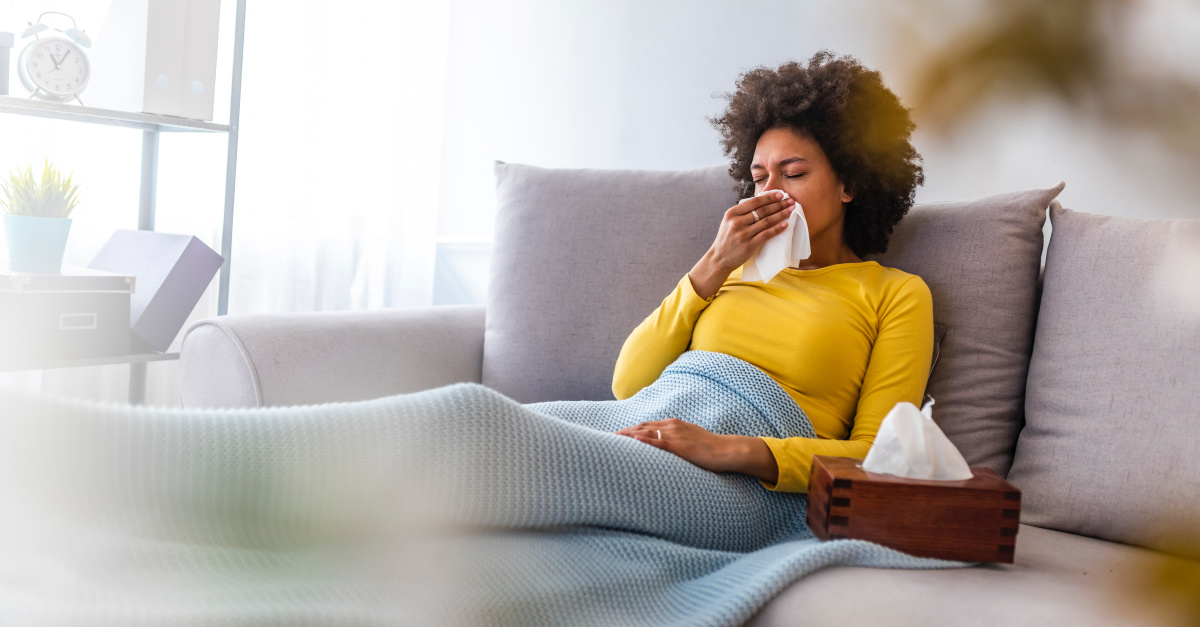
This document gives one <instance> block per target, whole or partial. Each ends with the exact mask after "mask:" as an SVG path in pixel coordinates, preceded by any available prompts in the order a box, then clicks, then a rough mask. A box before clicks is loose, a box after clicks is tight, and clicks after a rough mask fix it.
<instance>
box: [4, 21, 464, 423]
mask: <svg viewBox="0 0 1200 627" xmlns="http://www.w3.org/2000/svg"><path fill="white" fill-rule="evenodd" d="M71 1H72V0H60V4H61V3H63V2H66V3H70V2H71ZM10 4H11V3H10ZM42 4H44V3H42V2H40V1H30V0H22V1H19V2H17V3H16V4H12V5H11V6H10V7H6V8H7V9H9V10H8V11H6V12H5V14H4V15H2V16H0V17H5V18H9V17H11V18H12V19H10V20H9V21H12V22H14V24H15V23H16V22H17V18H20V19H21V20H24V19H25V18H24V15H25V14H26V13H30V12H33V15H34V16H35V17H36V11H40V10H48V9H45V8H44V7H43V6H41V5H42ZM76 4H78V5H79V6H78V7H74V8H77V9H78V10H80V11H82V12H86V9H85V8H84V7H86V6H88V5H89V2H85V1H84V0H78V2H76ZM449 4H450V0H435V1H432V2H418V1H415V0H402V1H400V2H379V1H378V0H337V1H335V0H296V1H291V2H286V3H285V2H279V1H271V0H249V1H248V3H247V16H246V37H245V46H244V61H243V82H242V112H241V125H240V127H241V128H240V143H239V154H238V167H237V187H236V199H235V203H234V204H235V221H234V232H233V253H232V264H233V265H232V277H231V281H230V286H231V287H230V307H229V312H230V313H231V314H238V313H252V312H287V311H319V310H337V309H343V310H344V309H368V308H387V307H407V306H421V305H429V304H432V302H433V279H434V260H435V253H436V243H435V237H436V235H437V213H438V205H439V198H438V196H439V180H440V178H441V164H442V135H443V109H444V106H445V92H446V71H447V70H446V68H447V63H446V59H447V50H448V46H449V28H450V7H449ZM114 6H116V5H115V4H114ZM235 9H236V2H235V1H234V0H222V7H221V22H222V24H221V45H220V47H219V58H218V75H217V81H216V83H217V85H216V94H215V97H216V103H217V104H216V121H217V122H227V121H228V113H229V112H228V103H229V84H230V77H231V74H230V68H231V66H232V47H233V31H234V17H235ZM8 13H12V14H13V15H12V16H9V15H7V14H8ZM102 15H103V12H102V11H101V12H100V14H99V15H98V16H97V17H96V21H99V20H100V18H101V17H102ZM5 25H7V26H10V28H8V29H7V30H14V29H15V26H13V25H12V24H5ZM20 25H23V24H20ZM84 28H89V27H88V26H84ZM0 30H5V28H0ZM89 33H92V34H93V37H97V36H103V33H102V32H96V29H95V28H94V27H93V28H91V29H89ZM14 56H15V55H14ZM14 76H15V74H14ZM12 82H13V83H16V81H15V80H14V81H12ZM11 87H13V90H14V91H13V93H14V95H22V94H23V92H22V91H21V90H20V88H19V87H18V86H17V85H11ZM0 129H4V130H6V131H7V132H6V137H8V139H9V141H8V142H7V143H8V145H9V146H10V148H18V149H19V150H18V152H19V153H20V154H10V155H6V157H8V158H5V159H4V165H5V166H6V171H7V169H8V168H12V167H16V166H18V165H21V164H23V163H25V162H27V161H30V162H31V161H32V160H36V161H37V162H38V163H39V164H40V161H41V157H42V156H45V155H48V156H49V157H50V158H51V160H52V161H54V160H57V161H60V162H61V163H62V165H64V166H65V167H66V169H67V170H72V169H73V170H75V171H76V173H77V176H76V180H80V181H82V182H83V183H85V185H84V190H83V191H84V196H85V199H86V203H85V204H81V207H80V208H79V209H78V210H77V212H76V216H75V217H76V220H75V224H74V225H73V227H72V234H71V242H70V244H69V247H68V251H67V259H66V262H67V263H69V264H76V265H86V264H87V262H88V261H89V260H90V259H91V256H92V255H93V254H94V253H95V251H96V250H97V249H99V247H100V246H101V245H102V244H103V243H104V241H105V240H106V239H107V238H108V236H109V235H111V233H112V231H113V230H115V229H120V228H125V229H130V228H136V226H137V176H138V171H139V167H140V166H139V153H138V147H139V145H140V140H141V137H140V133H137V132H136V131H128V130H126V129H112V128H104V127H88V126H82V125H76V124H73V123H67V122H55V121H49V120H34V119H29V118H16V117H15V116H6V117H5V119H3V120H0ZM225 149H226V139H225V136H224V135H223V134H213V135H194V134H164V135H163V136H162V138H161V148H160V160H159V185H158V220H157V225H156V227H157V230H159V231H163V232H170V233H188V234H194V235H196V236H197V237H199V238H200V239H201V240H203V241H204V242H205V243H206V244H208V245H209V246H210V247H212V248H213V249H214V250H218V251H219V250H220V249H221V242H220V237H221V207H222V204H223V198H224V183H225ZM9 152H12V151H11V150H10V151H9ZM0 247H2V244H0ZM216 286H217V282H216V280H215V279H214V281H213V283H212V284H211V285H210V287H209V289H208V291H207V292H206V293H205V295H204V296H203V298H202V299H201V301H200V303H199V304H198V305H197V307H196V309H195V311H193V313H192V315H191V317H190V319H189V320H188V322H187V323H186V324H185V328H186V327H187V325H190V324H191V323H192V322H194V321H196V320H199V319H202V318H207V317H212V316H215V315H216V313H217V305H216V303H217V289H216ZM178 348H179V341H178V340H176V343H175V345H174V346H172V347H171V350H178ZM128 371H129V368H128V367H127V366H123V365H120V366H104V367H92V368H75V369H65V370H48V371H44V372H24V373H8V374H3V373H0V385H6V386H13V387H18V388H22V389H28V390H30V391H34V392H37V391H40V392H42V393H46V394H54V395H60V396H68V397H76V398H88V399H97V400H105V401H114V402H120V401H124V399H125V398H126V395H127V390H128ZM178 399H179V387H178V380H177V366H176V363H175V362H158V363H152V364H150V365H149V368H148V372H147V390H146V402H147V404H153V405H175V404H178Z"/></svg>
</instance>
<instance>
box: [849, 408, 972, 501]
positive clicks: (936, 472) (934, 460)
mask: <svg viewBox="0 0 1200 627" xmlns="http://www.w3.org/2000/svg"><path fill="white" fill-rule="evenodd" d="M862 469H863V470H865V471H867V472H878V473H884V474H888V475H896V476H898V477H908V478H910V479H938V480H944V481H961V480H963V479H970V478H971V477H972V476H974V475H973V474H972V473H971V468H970V467H969V466H967V460H965V459H963V456H962V453H959V452H958V449H957V448H955V447H954V444H953V443H952V442H950V439H949V438H947V437H946V434H945V433H942V430H941V429H940V428H939V427H938V426H937V423H935V422H934V421H933V399H930V401H929V402H928V403H926V404H925V406H924V407H922V408H921V409H920V410H919V411H918V410H917V406H916V405H913V404H912V403H908V402H901V403H896V406H895V407H893V408H892V411H890V412H888V415H887V417H886V418H884V419H883V423H882V424H880V425H879V432H878V433H877V434H876V435H875V443H874V444H872V445H871V450H870V452H868V453H867V458H866V459H865V460H863V463H862Z"/></svg>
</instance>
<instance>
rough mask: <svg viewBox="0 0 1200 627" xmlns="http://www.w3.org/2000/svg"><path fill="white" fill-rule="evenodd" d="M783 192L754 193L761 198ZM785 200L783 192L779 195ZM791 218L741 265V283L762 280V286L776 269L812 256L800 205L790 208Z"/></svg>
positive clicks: (775, 272) (806, 225)
mask: <svg viewBox="0 0 1200 627" xmlns="http://www.w3.org/2000/svg"><path fill="white" fill-rule="evenodd" d="M778 191H783V190H777V189H772V190H767V191H764V192H760V193H758V194H755V196H762V195H763V194H770V193H772V192H778ZM783 197H784V198H787V197H788V194H787V192H783ZM794 207H795V209H794V210H793V211H792V215H790V216H788V226H787V228H786V229H784V230H783V232H782V233H780V234H778V235H775V236H773V237H771V239H769V240H767V243H766V244H763V247H762V248H761V249H760V250H759V251H758V254H756V255H754V256H753V257H751V258H750V260H749V261H747V262H746V264H745V265H743V266H742V280H743V281H762V282H763V283H766V282H768V281H770V280H771V279H773V278H775V275H776V274H779V271H780V270H783V269H784V268H787V267H789V266H793V265H796V264H798V263H800V262H801V261H804V260H805V259H808V258H809V257H810V256H811V255H812V243H811V242H810V241H809V237H808V221H807V220H805V219H804V208H803V207H801V206H800V203H796V204H795V205H794Z"/></svg>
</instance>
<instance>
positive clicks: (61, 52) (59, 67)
mask: <svg viewBox="0 0 1200 627" xmlns="http://www.w3.org/2000/svg"><path fill="white" fill-rule="evenodd" d="M20 61H21V63H20V69H21V74H22V76H21V79H22V82H23V83H25V88H26V89H28V90H29V91H31V92H34V93H38V95H39V96H42V95H45V96H50V97H51V98H52V99H56V100H70V99H71V98H73V97H75V95H76V94H78V93H79V92H81V91H83V88H84V87H87V82H88V77H89V75H90V74H91V65H89V64H88V58H87V55H85V54H84V53H83V50H82V49H80V47H79V46H77V45H75V43H74V42H72V41H69V40H66V39H60V38H57V37H49V38H45V39H39V40H37V41H34V42H33V43H31V44H29V47H27V48H25V50H23V51H22V52H21V59H20ZM39 91H40V92H41V93H39Z"/></svg>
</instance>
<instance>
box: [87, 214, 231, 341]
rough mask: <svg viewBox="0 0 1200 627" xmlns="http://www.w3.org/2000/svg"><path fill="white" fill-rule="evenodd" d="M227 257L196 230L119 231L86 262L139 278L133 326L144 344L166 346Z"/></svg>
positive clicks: (131, 310)
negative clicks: (194, 232)
mask: <svg viewBox="0 0 1200 627" xmlns="http://www.w3.org/2000/svg"><path fill="white" fill-rule="evenodd" d="M222 263H224V259H223V258H222V257H221V255H219V254H217V252H216V251H214V250H213V249H211V248H209V247H208V246H207V245H205V244H204V242H201V241H200V240H199V239H197V238H196V237H195V236H192V235H174V234H170V233H158V232H156V231H127V230H120V231H117V232H116V233H113V236H112V237H110V238H109V239H108V241H107V242H105V244H104V246H103V247H102V248H101V249H100V252H98V253H96V256H95V257H94V258H93V259H92V262H91V263H90V264H88V267H90V268H95V269H97V270H106V271H108V272H117V273H120V274H126V275H133V276H136V277H137V291H136V292H135V293H134V294H133V298H132V300H131V302H130V304H129V325H130V329H131V330H132V331H133V334H134V336H135V337H136V338H137V339H138V340H140V341H141V343H143V344H144V345H145V346H147V347H149V348H151V349H153V350H156V351H165V350H167V348H169V347H170V346H171V342H172V341H174V340H175V336H176V335H178V334H179V330H180V329H182V328H183V324H184V322H186V321H187V318H188V316H189V315H190V314H191V313H192V309H194V308H195V307H196V303H198V302H200V297H201V296H202V295H203V294H204V290H205V289H207V288H208V284H209V283H210V282H212V278H213V276H215V275H216V273H217V270H219V269H220V268H221V264H222Z"/></svg>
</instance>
